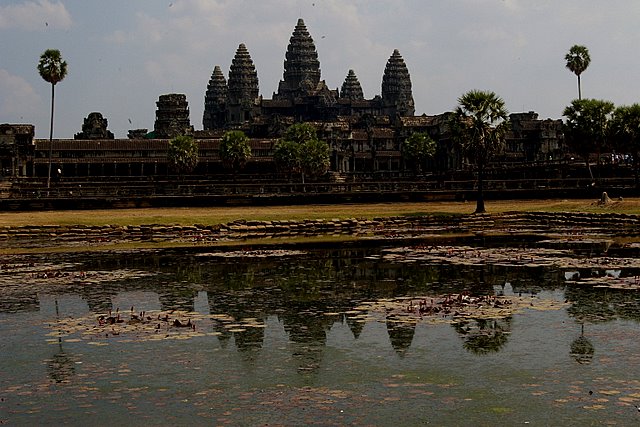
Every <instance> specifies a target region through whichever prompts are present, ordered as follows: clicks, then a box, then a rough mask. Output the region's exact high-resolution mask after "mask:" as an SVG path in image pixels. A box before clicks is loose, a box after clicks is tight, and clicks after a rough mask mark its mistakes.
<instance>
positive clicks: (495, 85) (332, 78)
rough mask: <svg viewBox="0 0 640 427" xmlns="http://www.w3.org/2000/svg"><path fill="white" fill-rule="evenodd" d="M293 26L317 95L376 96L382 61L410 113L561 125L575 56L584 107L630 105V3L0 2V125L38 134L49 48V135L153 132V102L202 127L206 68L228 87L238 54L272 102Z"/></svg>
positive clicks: (635, 58) (634, 97)
mask: <svg viewBox="0 0 640 427" xmlns="http://www.w3.org/2000/svg"><path fill="white" fill-rule="evenodd" d="M299 17H302V18H303V19H304V20H305V23H306V25H307V28H308V30H309V32H310V34H311V36H312V37H313V39H314V41H315V44H316V48H317V50H318V56H319V60H320V67H321V70H322V79H323V80H325V81H326V83H327V85H328V86H329V87H330V88H339V87H340V86H341V85H342V82H343V81H344V78H345V76H346V75H347V72H348V70H349V69H353V70H354V71H355V72H356V75H357V76H358V79H359V80H360V83H361V84H362V88H363V90H364V93H365V97H366V98H368V99H369V98H373V97H374V96H375V95H378V94H380V92H381V84H382V74H383V72H384V67H385V64H386V62H387V60H388V59H389V57H390V56H391V54H392V52H393V50H394V49H399V51H400V53H401V54H402V56H403V58H404V60H405V62H406V64H407V67H408V68H409V72H410V74H411V80H412V83H413V96H414V99H415V105H416V114H422V113H425V114H427V115H434V114H440V113H442V112H445V111H449V110H452V109H453V108H455V106H456V104H457V99H458V98H459V97H460V95H462V94H463V93H465V92H467V91H469V90H471V89H480V90H491V91H494V92H496V93H497V94H498V95H499V96H501V97H502V98H503V99H504V100H505V102H506V105H507V108H508V109H509V111H511V112H522V111H536V112H538V113H539V114H540V117H541V118H547V117H550V118H561V115H562V110H563V109H564V107H565V106H566V105H568V104H569V103H570V102H571V100H572V99H574V98H577V83H576V77H575V75H573V74H572V73H571V72H570V71H569V70H567V69H566V68H565V61H564V55H565V54H566V52H567V51H568V50H569V48H570V47H571V46H572V45H574V44H582V45H585V46H587V48H588V49H589V51H590V53H591V65H590V67H589V68H588V69H587V70H586V71H585V72H584V74H583V75H582V90H583V97H587V98H597V99H606V100H609V101H612V102H614V103H615V104H616V105H629V104H633V103H636V102H640V93H639V92H640V91H639V90H638V88H639V86H640V83H639V82H638V77H639V76H640V73H639V70H640V54H639V51H638V47H639V46H640V25H638V23H639V22H640V1H638V0H395V1H390V0H108V1H106V0H2V1H1V2H0V40H2V41H1V42H0V123H32V124H35V126H36V137H39V138H46V137H48V133H49V108H50V92H51V89H50V85H49V84H48V83H46V82H45V81H44V80H42V79H41V78H40V76H39V75H38V72H37V69H36V66H37V63H38V59H39V56H40V54H41V53H42V52H43V51H44V50H45V49H48V48H54V49H59V50H60V51H61V52H62V55H63V57H64V59H66V61H67V62H68V64H69V73H68V75H67V77H66V79H65V80H64V81H62V82H61V83H59V84H58V85H57V86H56V124H55V131H54V137H57V138H72V137H73V135H74V134H75V133H77V132H79V131H80V130H81V127H82V122H83V120H84V118H85V117H86V116H87V115H88V114H89V113H90V112H93V111H100V112H101V113H102V114H103V115H104V116H105V117H106V118H107V120H108V121H109V129H110V130H111V131H112V132H113V133H114V134H115V136H116V138H126V134H127V130H128V129H135V128H148V129H150V130H152V129H153V123H154V118H155V108H156V105H155V103H156V101H157V100H158V97H159V96H160V95H162V94H167V93H184V94H186V95H187V100H188V102H189V108H190V111H191V123H192V124H193V125H194V127H195V128H196V129H202V112H203V108H204V93H205V90H206V87H207V82H208V81H209V78H210V77H211V73H212V71H213V67H214V66H215V65H220V67H221V68H222V70H223V73H224V74H225V76H228V72H229V65H230V64H231V60H232V58H233V55H234V54H235V51H236V49H237V47H238V45H239V44H240V43H244V44H245V45H246V46H247V48H248V50H249V53H250V54H251V57H252V58H253V61H254V64H255V66H256V69H257V72H258V79H259V83H260V94H261V95H262V96H263V97H265V98H271V96H272V94H273V92H274V91H275V90H276V89H277V86H278V82H279V81H280V79H281V78H282V72H283V62H284V55H285V52H286V49H287V44H288V42H289V38H290V37H291V33H292V32H293V29H294V27H295V24H296V21H297V19H298V18H299Z"/></svg>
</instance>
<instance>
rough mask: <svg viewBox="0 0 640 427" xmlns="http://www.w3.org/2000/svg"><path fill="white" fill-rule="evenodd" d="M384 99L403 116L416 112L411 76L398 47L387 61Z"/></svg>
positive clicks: (388, 105) (385, 102) (383, 84)
mask: <svg viewBox="0 0 640 427" xmlns="http://www.w3.org/2000/svg"><path fill="white" fill-rule="evenodd" d="M382 101H383V102H384V104H385V106H386V107H388V108H394V109H395V110H396V112H397V113H398V114H400V115H401V116H412V115H413V114H414V113H415V106H414V102H413V94H412V91H411V77H410V75H409V70H408V69H407V65H406V64H405V63H404V59H402V56H401V55H400V52H399V51H398V49H395V50H394V51H393V54H392V55H391V57H390V58H389V61H387V65H386V67H385V69H384V75H383V77H382Z"/></svg>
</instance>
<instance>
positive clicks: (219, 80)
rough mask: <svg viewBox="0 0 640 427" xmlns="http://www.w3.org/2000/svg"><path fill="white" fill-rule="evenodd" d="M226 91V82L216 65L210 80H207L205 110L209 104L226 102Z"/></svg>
mask: <svg viewBox="0 0 640 427" xmlns="http://www.w3.org/2000/svg"><path fill="white" fill-rule="evenodd" d="M227 91H228V88H227V81H226V80H225V78H224V74H222V70H221V69H220V67H219V66H218V65H216V66H215V67H214V69H213V73H212V74H211V79H209V84H208V85H207V92H206V93H205V96H204V105H205V108H206V106H207V105H210V104H218V103H224V102H225V101H226V100H227Z"/></svg>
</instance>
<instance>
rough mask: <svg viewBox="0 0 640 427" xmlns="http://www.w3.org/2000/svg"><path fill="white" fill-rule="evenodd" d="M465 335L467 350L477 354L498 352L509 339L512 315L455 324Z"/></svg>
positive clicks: (458, 331)
mask: <svg viewBox="0 0 640 427" xmlns="http://www.w3.org/2000/svg"><path fill="white" fill-rule="evenodd" d="M453 327H454V329H455V330H456V332H457V333H458V334H460V335H461V336H463V338H464V344H463V345H462V346H463V347H464V349H465V350H467V351H470V352H471V353H474V354H477V355H484V354H489V353H497V352H499V351H500V350H502V347H504V346H505V344H506V343H507V341H508V339H509V338H508V334H509V332H511V317H505V318H504V319H474V320H468V321H462V322H458V323H454V324H453Z"/></svg>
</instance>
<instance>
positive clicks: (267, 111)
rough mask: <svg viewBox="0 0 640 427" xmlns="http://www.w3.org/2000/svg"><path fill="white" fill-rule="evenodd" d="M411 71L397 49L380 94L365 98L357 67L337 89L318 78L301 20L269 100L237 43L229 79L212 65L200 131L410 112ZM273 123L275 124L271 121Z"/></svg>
mask: <svg viewBox="0 0 640 427" xmlns="http://www.w3.org/2000/svg"><path fill="white" fill-rule="evenodd" d="M411 90H412V89H411V77H410V75H409V70H408V68H407V66H406V64H405V62H404V59H403V58H402V56H401V55H400V52H399V51H398V50H397V49H396V50H394V51H393V54H392V55H391V57H390V58H389V61H388V62H387V65H386V67H385V71H384V77H383V79H382V96H379V95H377V96H375V97H374V98H372V99H365V97H364V93H363V91H362V87H361V86H360V82H359V81H358V77H357V76H356V73H355V71H353V70H349V73H348V74H347V77H346V79H345V81H344V83H343V85H342V89H341V91H338V90H335V89H330V88H329V86H328V85H327V84H326V82H325V81H324V80H321V71H320V61H319V60H318V52H317V51H316V47H315V43H314V41H313V38H312V37H311V35H310V34H309V31H308V30H307V27H306V25H305V23H304V21H303V20H302V19H298V22H297V24H296V26H295V29H294V30H293V34H292V35H291V38H290V39H289V45H288V47H287V51H286V54H285V61H284V73H283V78H282V80H281V81H280V83H279V85H278V91H277V92H276V93H274V94H273V97H272V99H264V98H262V97H260V96H259V93H258V76H257V72H256V70H255V67H254V65H253V61H252V60H251V56H250V55H249V52H248V50H247V48H246V46H245V45H244V44H241V45H240V47H239V48H238V51H237V52H236V55H235V57H234V59H233V62H232V64H231V69H230V71H229V81H228V84H226V83H225V80H224V76H223V75H222V72H221V70H220V67H219V66H216V67H215V68H214V71H213V74H212V76H211V79H210V81H209V84H208V86H207V91H206V94H205V111H204V115H203V127H204V130H214V129H229V128H241V129H243V130H245V131H246V132H248V133H249V134H252V135H254V136H261V137H264V136H277V134H274V133H273V131H274V129H276V128H277V126H276V125H277V123H281V122H305V121H318V120H319V121H335V120H337V119H338V118H339V117H343V116H346V117H360V116H363V115H373V116H388V117H390V118H392V120H396V119H397V118H398V117H403V116H413V115H414V114H415V107H414V101H413V95H412V92H411ZM274 124H276V125H274Z"/></svg>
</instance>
